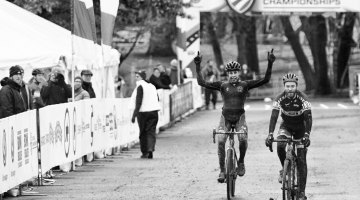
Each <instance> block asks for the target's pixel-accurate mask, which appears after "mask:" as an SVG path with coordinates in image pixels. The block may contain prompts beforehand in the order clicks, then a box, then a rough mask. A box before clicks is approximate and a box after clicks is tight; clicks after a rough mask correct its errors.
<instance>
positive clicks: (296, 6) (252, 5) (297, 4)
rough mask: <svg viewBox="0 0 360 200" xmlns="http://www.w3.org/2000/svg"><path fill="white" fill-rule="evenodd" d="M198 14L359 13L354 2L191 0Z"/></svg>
mask: <svg viewBox="0 0 360 200" xmlns="http://www.w3.org/2000/svg"><path fill="white" fill-rule="evenodd" d="M191 4H192V6H193V7H194V8H196V9H198V10H199V11H200V12H227V11H229V6H231V7H232V8H234V9H235V10H236V11H237V12H239V13H255V14H256V13H265V14H271V13H280V12H282V13H294V12H295V13H298V12H299V13H309V12H310V13H311V12H360V1H354V0H192V1H191Z"/></svg>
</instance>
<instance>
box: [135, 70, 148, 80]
mask: <svg viewBox="0 0 360 200" xmlns="http://www.w3.org/2000/svg"><path fill="white" fill-rule="evenodd" d="M135 74H139V76H141V78H142V79H144V80H145V79H146V72H145V71H142V70H140V71H137V72H135Z"/></svg>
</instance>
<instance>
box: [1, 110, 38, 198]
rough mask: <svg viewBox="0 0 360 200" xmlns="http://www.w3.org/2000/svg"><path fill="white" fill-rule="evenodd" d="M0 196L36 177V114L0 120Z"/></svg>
mask: <svg viewBox="0 0 360 200" xmlns="http://www.w3.org/2000/svg"><path fill="white" fill-rule="evenodd" d="M0 127H1V129H0V131H1V134H0V136H1V137H0V146H1V149H0V161H1V162H0V177H1V181H0V194H1V193H3V192H6V191H7V190H9V189H11V188H13V187H15V186H17V185H19V184H21V183H22V182H24V181H26V180H29V179H31V178H32V177H35V176H37V174H38V159H37V158H38V150H37V132H36V111H28V112H24V113H21V114H18V115H14V116H11V117H8V118H4V119H1V120H0Z"/></svg>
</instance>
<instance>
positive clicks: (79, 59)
mask: <svg viewBox="0 0 360 200" xmlns="http://www.w3.org/2000/svg"><path fill="white" fill-rule="evenodd" d="M71 2H72V19H73V26H72V36H73V37H72V41H73V45H72V47H73V56H74V63H73V64H74V65H75V66H76V67H77V68H78V69H85V68H87V69H89V68H92V67H93V66H94V65H97V60H98V59H97V52H96V46H95V44H96V28H95V15H94V7H93V1H92V0H71Z"/></svg>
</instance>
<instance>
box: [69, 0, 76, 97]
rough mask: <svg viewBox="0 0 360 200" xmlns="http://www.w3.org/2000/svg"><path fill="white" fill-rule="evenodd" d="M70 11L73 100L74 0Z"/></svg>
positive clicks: (72, 93) (72, 89)
mask: <svg viewBox="0 0 360 200" xmlns="http://www.w3.org/2000/svg"><path fill="white" fill-rule="evenodd" d="M70 13H71V22H70V23H71V101H72V102H74V97H75V89H74V78H75V74H74V66H75V64H74V60H75V58H74V57H75V51H74V30H75V27H74V26H75V24H74V0H70Z"/></svg>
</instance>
